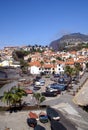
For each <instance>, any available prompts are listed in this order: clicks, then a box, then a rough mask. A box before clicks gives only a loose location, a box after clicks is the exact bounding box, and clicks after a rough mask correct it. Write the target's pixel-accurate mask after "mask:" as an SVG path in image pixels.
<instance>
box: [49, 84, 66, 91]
mask: <svg viewBox="0 0 88 130" xmlns="http://www.w3.org/2000/svg"><path fill="white" fill-rule="evenodd" d="M48 87H50V88H53V89H58V90H60V91H64V90H66V88H67V85H65V84H58V83H53V84H50V85H49V86H48Z"/></svg>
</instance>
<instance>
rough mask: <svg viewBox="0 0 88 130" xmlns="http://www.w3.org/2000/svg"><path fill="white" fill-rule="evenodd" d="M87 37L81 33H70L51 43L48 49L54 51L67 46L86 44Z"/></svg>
mask: <svg viewBox="0 0 88 130" xmlns="http://www.w3.org/2000/svg"><path fill="white" fill-rule="evenodd" d="M87 42H88V35H85V34H81V33H72V34H68V35H64V36H62V37H61V38H60V39H57V40H55V41H52V42H51V43H50V47H52V48H53V49H54V50H56V51H58V50H63V49H64V48H65V47H66V46H67V45H77V44H79V43H87Z"/></svg>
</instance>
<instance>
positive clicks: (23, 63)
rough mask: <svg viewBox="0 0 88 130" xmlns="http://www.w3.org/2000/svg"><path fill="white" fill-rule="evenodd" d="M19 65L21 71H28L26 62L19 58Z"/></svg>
mask: <svg viewBox="0 0 88 130" xmlns="http://www.w3.org/2000/svg"><path fill="white" fill-rule="evenodd" d="M20 66H21V69H22V72H23V73H26V72H27V71H28V66H29V65H28V63H27V62H26V61H24V60H23V59H21V60H20Z"/></svg>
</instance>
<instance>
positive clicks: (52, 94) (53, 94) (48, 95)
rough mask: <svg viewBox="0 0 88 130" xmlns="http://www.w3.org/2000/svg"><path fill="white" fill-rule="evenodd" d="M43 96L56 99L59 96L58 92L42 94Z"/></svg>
mask: <svg viewBox="0 0 88 130" xmlns="http://www.w3.org/2000/svg"><path fill="white" fill-rule="evenodd" d="M41 94H42V95H43V96H46V97H55V96H57V95H58V94H57V92H42V93H41Z"/></svg>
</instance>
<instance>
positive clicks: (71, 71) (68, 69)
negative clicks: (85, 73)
mask: <svg viewBox="0 0 88 130" xmlns="http://www.w3.org/2000/svg"><path fill="white" fill-rule="evenodd" d="M65 73H66V74H67V75H68V76H69V77H70V83H71V82H72V76H73V75H75V69H74V68H71V67H70V66H66V67H65ZM71 86H72V84H71Z"/></svg>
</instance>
